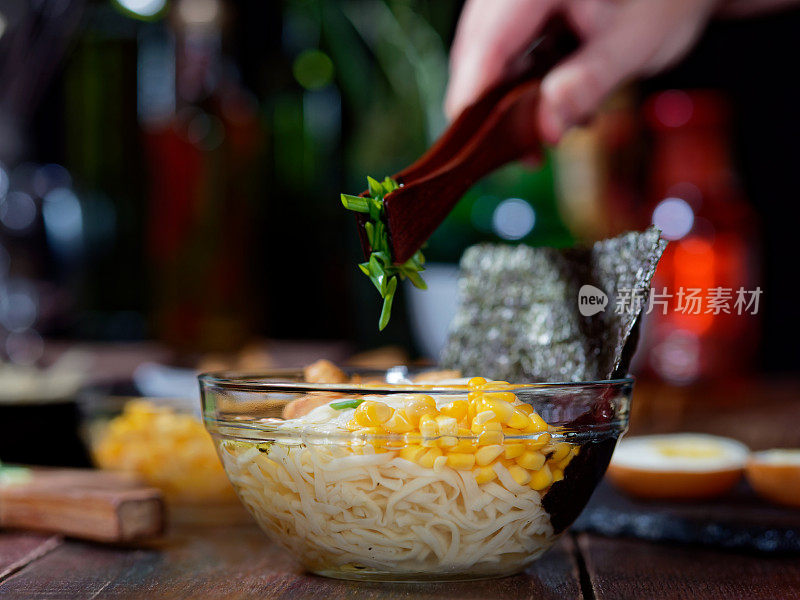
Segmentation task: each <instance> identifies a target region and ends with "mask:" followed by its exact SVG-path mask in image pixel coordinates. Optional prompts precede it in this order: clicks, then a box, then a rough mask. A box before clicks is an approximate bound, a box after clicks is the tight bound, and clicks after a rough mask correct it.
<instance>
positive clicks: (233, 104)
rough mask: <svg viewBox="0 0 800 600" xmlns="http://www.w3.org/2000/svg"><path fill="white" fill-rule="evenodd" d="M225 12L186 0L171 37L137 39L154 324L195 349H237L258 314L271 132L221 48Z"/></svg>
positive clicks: (201, 0)
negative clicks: (261, 170)
mask: <svg viewBox="0 0 800 600" xmlns="http://www.w3.org/2000/svg"><path fill="white" fill-rule="evenodd" d="M227 9H229V5H227V4H225V3H223V2H222V1H221V0H191V1H187V0H181V1H179V2H176V3H174V4H173V8H172V14H171V16H170V24H171V29H170V31H169V32H168V33H167V34H164V32H161V34H160V35H159V33H158V32H156V33H155V34H152V37H151V38H143V39H141V40H140V56H139V62H140V74H142V79H141V80H140V89H139V103H140V107H139V108H140V110H139V112H140V120H141V122H142V126H143V129H144V134H145V147H146V150H147V160H148V171H149V179H150V193H149V196H150V210H149V217H148V233H149V240H148V241H149V254H150V256H151V258H152V260H153V267H154V272H155V290H154V299H155V306H154V314H155V319H156V332H157V335H158V336H159V337H160V338H161V339H163V340H165V341H167V342H169V343H171V344H172V345H174V346H177V347H182V348H185V349H192V350H229V349H233V348H236V347H238V346H239V345H240V344H241V343H242V342H243V341H245V339H246V338H247V337H248V336H249V335H250V332H251V331H252V329H253V324H254V321H255V320H256V319H257V318H258V316H259V315H260V311H259V302H258V301H257V299H256V294H255V292H254V290H253V288H252V286H251V282H252V280H251V279H250V278H249V277H248V273H250V272H252V270H251V268H250V261H251V260H253V257H252V252H251V250H252V247H253V240H254V238H255V236H256V231H255V224H256V222H257V219H256V218H255V217H256V215H257V210H258V208H257V207H258V205H259V202H258V201H257V198H256V195H257V193H258V181H260V179H259V177H258V164H259V158H260V157H261V151H262V144H263V132H262V128H261V126H260V122H259V117H258V108H259V107H258V103H257V101H256V100H255V98H254V96H253V95H252V94H251V93H250V92H248V91H247V90H245V89H244V88H243V87H242V85H241V84H240V83H239V81H238V79H237V77H236V73H235V70H234V69H233V67H232V64H231V61H229V60H227V58H226V56H225V55H224V53H223V30H224V27H223V26H224V24H225V22H226V10H227ZM165 92H166V93H165Z"/></svg>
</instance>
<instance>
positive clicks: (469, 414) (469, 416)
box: [466, 402, 478, 423]
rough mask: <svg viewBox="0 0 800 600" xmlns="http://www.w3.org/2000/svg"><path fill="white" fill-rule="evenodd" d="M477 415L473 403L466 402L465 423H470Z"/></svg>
mask: <svg viewBox="0 0 800 600" xmlns="http://www.w3.org/2000/svg"><path fill="white" fill-rule="evenodd" d="M477 414H478V411H477V410H476V409H475V403H474V402H467V416H466V421H467V423H472V419H474V418H475V415H477Z"/></svg>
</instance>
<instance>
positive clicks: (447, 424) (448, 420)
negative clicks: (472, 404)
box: [434, 415, 458, 435]
mask: <svg viewBox="0 0 800 600" xmlns="http://www.w3.org/2000/svg"><path fill="white" fill-rule="evenodd" d="M434 420H435V421H436V427H437V428H438V431H439V435H458V421H457V420H456V419H454V418H453V417H447V416H445V415H439V416H437V417H436V418H435V419H434Z"/></svg>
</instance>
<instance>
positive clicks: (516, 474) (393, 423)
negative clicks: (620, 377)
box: [207, 378, 629, 580]
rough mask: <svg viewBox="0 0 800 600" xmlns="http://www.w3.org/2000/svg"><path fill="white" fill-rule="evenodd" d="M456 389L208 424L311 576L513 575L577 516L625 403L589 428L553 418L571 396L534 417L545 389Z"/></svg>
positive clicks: (257, 506) (264, 523)
mask: <svg viewBox="0 0 800 600" xmlns="http://www.w3.org/2000/svg"><path fill="white" fill-rule="evenodd" d="M456 385H458V386H459V387H458V388H455V387H454V386H456ZM450 386H451V387H450V389H447V390H445V391H441V390H439V389H420V390H419V391H417V392H416V393H414V391H413V390H411V389H403V390H391V393H367V390H366V389H362V390H361V393H359V394H355V393H347V394H344V393H342V394H339V395H337V396H336V397H335V398H333V399H330V400H329V401H327V402H325V403H324V404H321V405H319V406H317V407H316V408H313V410H311V411H310V412H308V413H307V414H305V415H302V416H300V417H297V418H293V419H288V420H281V419H276V418H269V417H267V418H261V419H250V418H249V417H247V416H245V415H239V417H237V418H235V419H228V420H226V421H225V422H224V423H221V422H220V421H219V420H215V421H212V422H211V423H209V429H210V430H211V432H212V435H214V438H215V440H216V443H217V448H218V451H219V455H220V457H221V459H222V462H223V465H224V467H225V471H226V472H227V474H228V477H229V478H230V480H231V482H232V483H233V485H234V487H235V489H236V491H237V493H238V495H239V498H240V499H241V500H242V502H243V503H244V504H245V506H246V507H247V508H248V510H249V511H250V512H251V513H252V514H253V516H254V517H255V518H256V520H257V522H258V523H259V525H260V526H261V527H262V528H263V529H264V530H265V531H266V532H267V533H268V534H269V535H270V536H271V537H272V538H273V539H274V540H275V541H277V542H278V543H280V544H282V545H283V546H284V547H285V548H286V549H287V550H288V551H289V552H291V553H292V554H293V555H294V556H295V557H297V558H298V559H299V560H300V561H301V562H302V563H303V565H304V566H305V567H306V568H307V569H309V570H311V571H313V572H315V573H319V574H322V575H327V576H332V577H341V578H351V579H384V580H429V579H470V578H482V577H493V576H501V575H508V574H511V573H514V572H517V571H519V570H521V569H523V568H524V567H525V566H526V565H527V564H529V563H530V562H532V561H533V560H535V559H536V558H538V557H539V556H541V555H542V554H543V553H544V552H545V551H546V550H547V549H548V548H550V547H551V546H552V545H553V543H554V542H555V541H556V539H557V538H558V536H559V535H560V534H561V533H562V532H563V530H564V528H565V527H566V526H567V525H568V524H569V523H571V521H572V520H573V519H574V518H575V516H577V514H578V512H580V510H581V509H582V508H583V505H584V504H585V503H586V501H587V500H588V497H589V495H590V494H591V492H592V490H593V489H594V487H595V485H596V483H597V481H598V480H599V478H600V477H601V476H602V473H603V472H604V471H605V468H606V466H607V463H608V459H610V454H611V451H613V446H614V444H615V441H616V438H617V437H618V436H619V435H620V433H621V431H622V430H623V428H624V416H623V415H624V412H625V411H626V410H627V398H628V396H627V393H622V394H620V395H618V396H617V397H615V398H614V399H613V402H612V405H613V406H615V407H616V408H617V409H619V410H615V411H614V413H613V415H614V417H615V418H614V419H612V420H611V421H608V422H606V423H604V424H602V425H603V427H587V428H585V429H584V430H583V431H581V430H576V429H572V430H571V429H569V428H567V427H565V426H563V425H558V424H554V423H552V422H550V421H548V420H546V419H545V416H544V415H547V416H550V417H551V419H553V417H557V415H558V414H559V413H564V412H565V410H566V409H565V403H566V404H569V402H568V399H566V398H559V399H558V401H556V399H552V400H553V401H551V402H550V403H549V404H547V405H546V406H545V405H540V406H539V407H538V410H537V406H536V403H530V402H526V401H525V399H528V400H530V399H531V398H532V396H538V395H540V390H539V389H538V388H537V390H536V391H534V389H533V388H528V389H527V390H521V389H520V388H518V387H517V386H511V385H509V384H505V383H504V382H486V381H485V380H483V379H481V378H474V379H473V380H470V381H469V382H466V381H465V382H461V383H458V384H455V383H453V384H450ZM568 387H569V386H568ZM628 389H629V386H628ZM381 391H382V392H383V391H387V390H381ZM369 392H372V390H369ZM540 400H541V398H540ZM606 400H607V399H606ZM566 412H567V413H568V412H569V410H566ZM553 420H554V419H553ZM208 421H209V420H208V419H207V423H208ZM594 425H600V424H598V423H595V424H594ZM256 432H258V433H256ZM550 498H552V499H554V500H556V501H555V502H552V501H549V500H550Z"/></svg>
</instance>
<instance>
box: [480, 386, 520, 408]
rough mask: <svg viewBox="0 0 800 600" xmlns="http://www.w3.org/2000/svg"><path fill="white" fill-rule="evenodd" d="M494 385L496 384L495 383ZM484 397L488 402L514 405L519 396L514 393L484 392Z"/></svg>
mask: <svg viewBox="0 0 800 600" xmlns="http://www.w3.org/2000/svg"><path fill="white" fill-rule="evenodd" d="M493 385H494V383H493ZM484 397H485V398H486V399H487V400H497V401H501V402H508V403H509V404H514V402H516V401H517V395H516V394H515V393H514V392H486V391H485V392H484Z"/></svg>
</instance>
